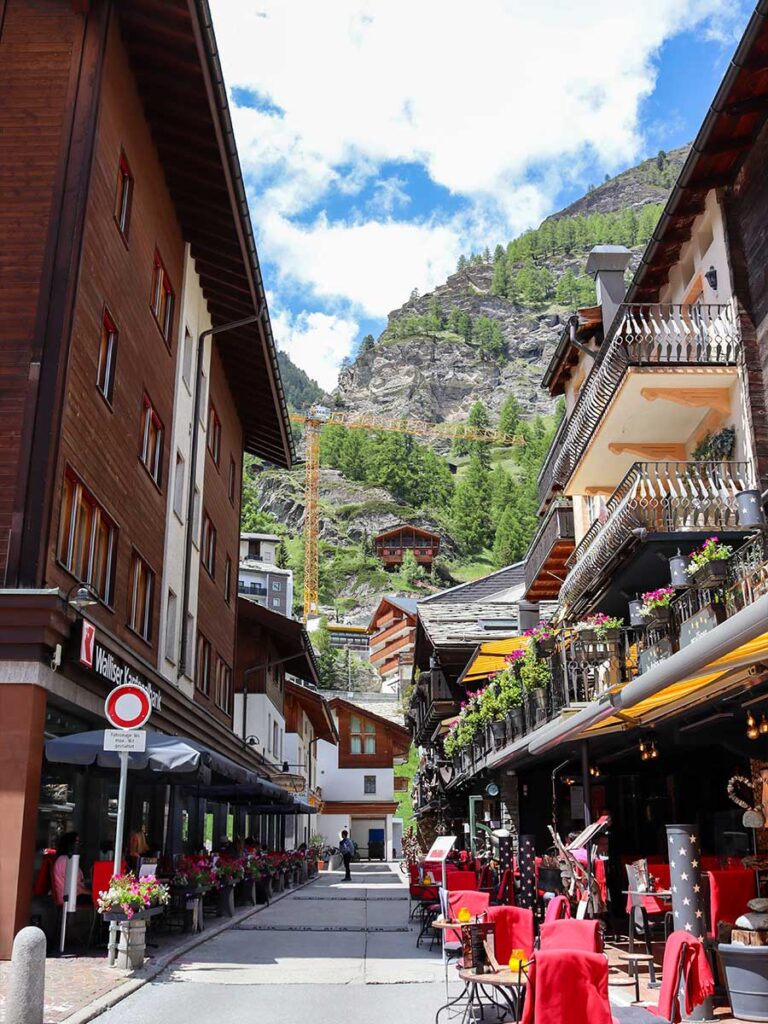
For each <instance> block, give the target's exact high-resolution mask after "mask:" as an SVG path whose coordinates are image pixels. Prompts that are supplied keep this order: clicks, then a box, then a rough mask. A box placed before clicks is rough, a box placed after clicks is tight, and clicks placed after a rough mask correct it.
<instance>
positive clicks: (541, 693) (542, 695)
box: [532, 686, 547, 718]
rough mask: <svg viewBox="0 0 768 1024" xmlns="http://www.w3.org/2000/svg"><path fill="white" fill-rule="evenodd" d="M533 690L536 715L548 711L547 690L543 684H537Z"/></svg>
mask: <svg viewBox="0 0 768 1024" xmlns="http://www.w3.org/2000/svg"><path fill="white" fill-rule="evenodd" d="M532 692H533V703H534V706H535V708H536V717H537V718H538V717H539V716H540V715H546V713H547V691H546V688H545V687H543V686H537V687H536V689H535V690H533V691H532Z"/></svg>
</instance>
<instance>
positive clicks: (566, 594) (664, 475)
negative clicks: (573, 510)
mask: <svg viewBox="0 0 768 1024" xmlns="http://www.w3.org/2000/svg"><path fill="white" fill-rule="evenodd" d="M749 483H750V473H749V464H748V463H746V462H636V463H635V464H634V466H633V467H632V468H631V469H630V471H629V472H628V473H627V475H626V476H625V477H624V479H623V480H622V482H621V483H620V484H619V486H618V487H617V488H616V490H615V491H614V493H613V494H612V495H611V497H610V499H609V500H608V503H607V506H606V509H605V514H604V515H603V516H602V517H601V518H600V519H599V520H596V521H595V522H594V523H593V524H592V526H591V527H590V528H589V530H587V532H586V534H585V535H584V537H583V539H582V540H581V542H580V543H579V545H578V546H577V548H576V549H575V551H574V552H573V554H572V555H571V557H570V559H569V561H568V566H569V568H570V572H569V573H568V576H567V577H566V579H565V583H564V584H563V586H562V589H561V591H560V599H561V601H562V602H563V603H564V604H566V605H568V606H569V607H570V608H574V606H575V605H576V604H577V603H578V601H579V599H580V598H581V597H582V595H583V594H584V592H585V591H586V590H587V587H588V586H589V585H590V584H594V583H595V581H599V580H600V578H601V577H602V576H603V574H604V572H605V570H606V568H607V567H608V565H609V564H610V563H611V562H612V561H613V560H614V558H615V557H616V555H617V553H618V552H619V551H620V549H621V548H622V547H623V545H624V544H626V543H627V541H629V540H630V539H631V538H632V535H633V532H634V531H636V530H640V529H645V530H648V531H649V532H652V533H682V532H690V531H707V530H728V529H731V530H735V529H738V525H739V522H738V512H737V508H736V500H735V498H736V495H737V494H738V493H739V491H742V490H745V489H746V488H747V487H748V486H749Z"/></svg>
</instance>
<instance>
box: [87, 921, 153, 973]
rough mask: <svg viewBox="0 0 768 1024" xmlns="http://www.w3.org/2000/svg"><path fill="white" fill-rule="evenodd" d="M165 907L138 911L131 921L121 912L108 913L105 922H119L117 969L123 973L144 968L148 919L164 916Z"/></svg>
mask: <svg viewBox="0 0 768 1024" xmlns="http://www.w3.org/2000/svg"><path fill="white" fill-rule="evenodd" d="M162 912H163V907H147V908H146V910H138V911H136V913H135V914H134V915H133V917H132V918H131V919H130V920H129V919H128V918H127V917H126V915H125V914H124V913H123V912H122V911H121V910H120V911H106V912H105V913H104V914H102V917H103V918H104V920H105V921H116V922H117V957H116V959H115V967H117V968H118V970H121V971H136V970H138V969H139V968H140V967H143V966H144V956H145V953H146V949H147V919H148V918H150V917H156V916H157V915H158V914H162Z"/></svg>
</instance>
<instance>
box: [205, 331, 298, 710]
mask: <svg viewBox="0 0 768 1024" xmlns="http://www.w3.org/2000/svg"><path fill="white" fill-rule="evenodd" d="M223 344H226V341H225V342H223ZM209 379H210V389H209V402H212V403H213V406H214V408H215V409H216V413H217V415H218V417H219V420H220V422H221V445H220V451H219V464H218V466H217V465H216V463H215V462H214V460H213V456H212V455H211V453H210V451H208V446H207V445H206V451H205V476H204V482H203V511H204V513H205V515H208V516H209V517H210V519H211V522H212V523H213V525H214V527H215V528H216V572H215V576H214V578H211V576H210V575H209V573H208V571H207V570H206V569H205V567H204V566H203V565H202V563H201V565H200V586H199V592H198V612H197V614H198V628H199V629H200V630H202V632H203V633H204V634H205V636H206V637H207V638H208V639H209V640H210V641H211V646H212V647H213V650H214V652H215V653H216V654H218V655H219V657H221V658H223V660H224V661H225V662H226V664H227V665H228V666H229V667H230V668H233V667H234V660H235V625H236V614H237V612H236V608H237V566H238V558H239V551H240V466H241V464H242V451H243V447H242V446H243V433H242V429H241V426H240V421H239V419H238V418H237V413H236V411H235V405H234V402H233V400H232V394H231V391H230V389H229V384H228V383H227V378H226V376H225V373H224V368H223V365H222V362H221V358H220V356H219V351H218V348H217V346H216V345H215V344H214V347H213V351H212V353H211V370H210V375H209ZM207 415H208V410H207V409H206V423H207ZM231 457H234V460H235V465H236V466H237V468H238V478H237V481H236V487H235V500H234V502H232V501H230V500H229V463H230V458H231ZM227 557H229V558H230V559H231V561H232V580H231V582H230V601H229V603H227V602H226V600H225V595H224V567H225V565H226V561H227ZM215 663H216V658H215V655H214V657H213V664H212V666H211V671H212V673H214V672H215ZM195 699H196V700H198V701H200V702H202V703H204V704H205V705H206V706H207V707H209V708H210V711H211V713H212V714H215V715H217V716H218V717H220V718H224V717H228V716H225V714H224V712H223V711H222V710H221V709H220V708H217V707H216V706H215V704H214V700H213V686H212V687H211V693H210V696H209V697H206V696H205V695H204V694H202V693H199V692H198V691H197V690H196V691H195ZM281 702H282V701H281ZM230 710H231V709H230Z"/></svg>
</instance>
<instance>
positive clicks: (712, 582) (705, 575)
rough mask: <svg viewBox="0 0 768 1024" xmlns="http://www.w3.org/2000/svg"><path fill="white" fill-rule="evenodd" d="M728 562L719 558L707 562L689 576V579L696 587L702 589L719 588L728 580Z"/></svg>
mask: <svg viewBox="0 0 768 1024" xmlns="http://www.w3.org/2000/svg"><path fill="white" fill-rule="evenodd" d="M729 561H730V559H727V558H720V559H717V560H716V561H713V562H707V563H706V565H702V566H701V568H700V569H697V570H696V572H695V573H693V574H692V575H691V579H692V580H693V582H694V584H695V585H696V586H697V587H701V588H702V589H706V588H709V587H721V586H722V585H723V584H724V583H725V581H726V580H727V579H728V562H729Z"/></svg>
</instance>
